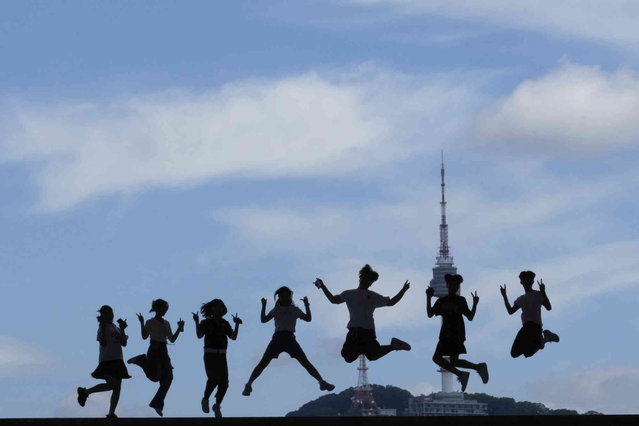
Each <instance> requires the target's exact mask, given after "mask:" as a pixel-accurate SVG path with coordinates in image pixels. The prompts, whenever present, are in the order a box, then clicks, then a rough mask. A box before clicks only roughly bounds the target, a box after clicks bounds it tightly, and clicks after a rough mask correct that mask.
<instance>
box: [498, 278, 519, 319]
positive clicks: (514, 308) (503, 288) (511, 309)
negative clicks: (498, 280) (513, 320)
mask: <svg viewBox="0 0 639 426" xmlns="http://www.w3.org/2000/svg"><path fill="white" fill-rule="evenodd" d="M499 291H500V292H501V295H502V296H503V298H504V305H505V306H506V310H507V311H508V314H509V315H512V314H514V313H515V312H517V309H519V306H510V302H509V301H508V295H507V294H506V284H504V285H503V286H499Z"/></svg>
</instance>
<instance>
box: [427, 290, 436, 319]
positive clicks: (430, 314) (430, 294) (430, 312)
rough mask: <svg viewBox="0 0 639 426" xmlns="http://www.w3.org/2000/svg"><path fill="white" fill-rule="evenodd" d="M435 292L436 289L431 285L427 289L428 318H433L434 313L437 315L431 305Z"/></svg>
mask: <svg viewBox="0 0 639 426" xmlns="http://www.w3.org/2000/svg"><path fill="white" fill-rule="evenodd" d="M434 294H435V289H434V288H432V287H430V286H429V287H428V288H427V289H426V315H428V318H432V317H433V315H435V312H433V306H432V305H431V302H432V300H433V295H434Z"/></svg>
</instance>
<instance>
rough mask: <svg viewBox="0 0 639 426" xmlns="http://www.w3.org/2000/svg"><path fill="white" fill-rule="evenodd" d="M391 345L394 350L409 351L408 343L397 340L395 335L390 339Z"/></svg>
mask: <svg viewBox="0 0 639 426" xmlns="http://www.w3.org/2000/svg"><path fill="white" fill-rule="evenodd" d="M391 346H392V347H393V349H395V350H396V351H410V345H409V344H408V343H406V342H404V341H403V340H399V339H397V338H395V337H393V338H392V339H391Z"/></svg>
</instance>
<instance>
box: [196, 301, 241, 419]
mask: <svg viewBox="0 0 639 426" xmlns="http://www.w3.org/2000/svg"><path fill="white" fill-rule="evenodd" d="M200 312H201V313H202V316H203V317H204V319H203V320H202V321H201V322H200V317H199V316H198V314H197V312H193V320H194V321H195V331H196V333H197V338H198V339H201V338H202V337H204V369H205V370H206V377H207V380H206V387H205V388H204V397H203V398H202V411H204V412H205V413H208V412H209V397H210V396H211V394H212V393H213V389H215V388H216V387H217V392H216V393H215V404H213V407H211V408H213V412H214V413H215V417H222V409H221V406H222V400H223V399H224V395H225V394H226V390H227V389H228V387H229V368H228V364H227V362H226V348H227V347H228V344H229V343H228V339H227V337H228V338H230V339H231V340H235V339H237V332H238V330H239V327H240V324H242V320H241V319H240V318H239V317H238V316H237V314H235V315H232V317H233V322H234V323H235V328H234V329H233V328H231V324H229V323H228V321H227V320H225V319H224V318H222V317H223V316H224V315H226V313H227V312H228V311H227V309H226V305H224V302H222V301H221V300H220V299H213V300H211V301H210V302H208V303H204V304H203V305H202V307H201V308H200Z"/></svg>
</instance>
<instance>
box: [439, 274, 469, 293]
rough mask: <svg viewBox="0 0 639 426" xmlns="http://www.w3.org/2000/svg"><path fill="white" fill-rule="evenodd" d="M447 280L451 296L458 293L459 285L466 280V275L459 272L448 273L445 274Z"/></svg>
mask: <svg viewBox="0 0 639 426" xmlns="http://www.w3.org/2000/svg"><path fill="white" fill-rule="evenodd" d="M444 280H445V281H446V288H447V289H448V294H449V295H450V296H452V295H455V294H457V292H458V291H459V286H460V285H461V283H463V282H464V277H462V276H461V275H459V274H446V275H444Z"/></svg>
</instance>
